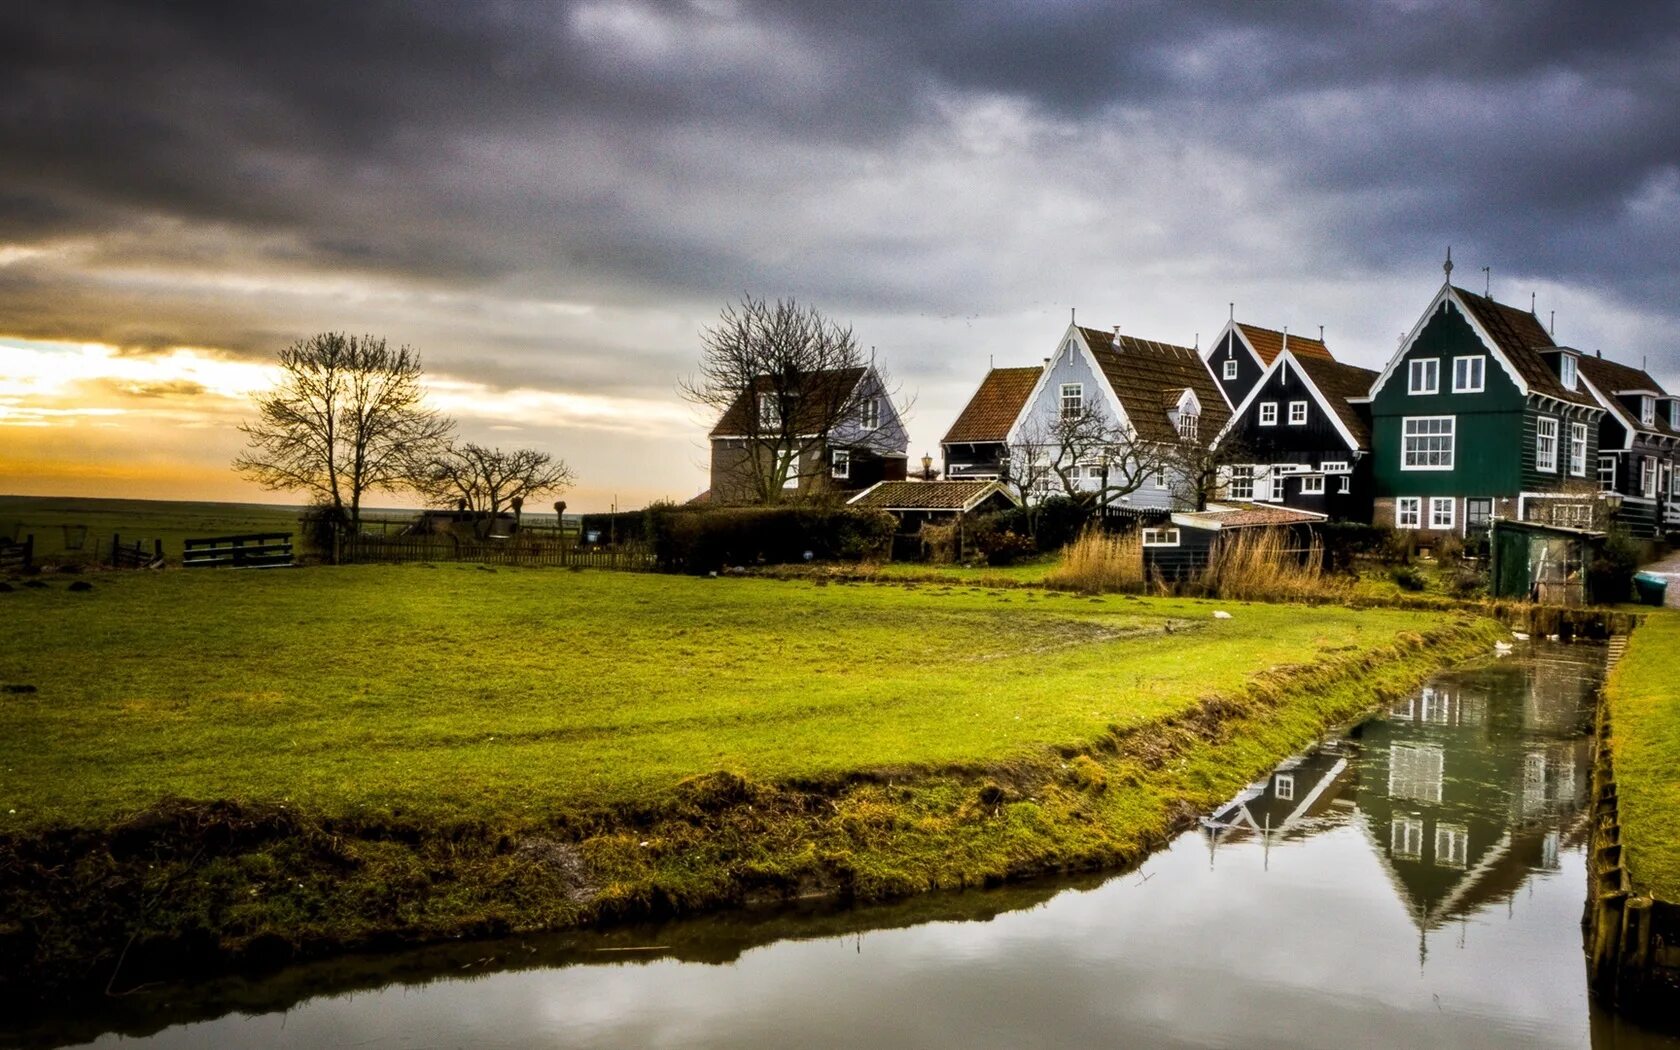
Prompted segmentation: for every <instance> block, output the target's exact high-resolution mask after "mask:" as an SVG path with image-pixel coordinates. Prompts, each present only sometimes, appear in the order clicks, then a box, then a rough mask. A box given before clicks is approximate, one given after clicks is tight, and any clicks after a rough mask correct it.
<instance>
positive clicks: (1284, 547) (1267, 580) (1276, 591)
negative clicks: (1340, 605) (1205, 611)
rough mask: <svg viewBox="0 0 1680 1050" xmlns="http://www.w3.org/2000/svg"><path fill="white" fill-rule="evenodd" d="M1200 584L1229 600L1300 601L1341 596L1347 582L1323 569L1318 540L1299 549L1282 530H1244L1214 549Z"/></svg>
mask: <svg viewBox="0 0 1680 1050" xmlns="http://www.w3.org/2000/svg"><path fill="white" fill-rule="evenodd" d="M1201 584H1202V587H1203V589H1204V590H1205V591H1206V592H1207V593H1208V594H1209V595H1213V596H1217V597H1220V598H1228V599H1231V600H1234V601H1258V602H1277V601H1303V600H1311V599H1324V598H1343V597H1346V596H1347V595H1348V594H1349V592H1350V590H1351V587H1350V583H1349V581H1348V580H1345V579H1343V578H1340V577H1335V576H1331V575H1329V574H1327V573H1326V572H1325V571H1324V543H1323V541H1322V540H1320V539H1319V538H1318V537H1317V536H1314V537H1313V538H1312V539H1311V540H1310V541H1308V543H1307V545H1306V546H1305V547H1302V546H1300V545H1299V543H1298V541H1297V540H1296V539H1295V538H1294V537H1292V536H1291V535H1290V534H1289V532H1288V530H1286V529H1245V530H1243V531H1240V532H1238V533H1237V534H1236V535H1235V536H1232V537H1230V538H1227V539H1223V540H1222V542H1220V543H1219V545H1218V546H1217V548H1216V549H1215V553H1214V555H1213V558H1212V560H1211V561H1209V563H1208V567H1207V568H1206V569H1205V570H1203V572H1202V578H1201Z"/></svg>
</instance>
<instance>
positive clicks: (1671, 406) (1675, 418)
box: [1668, 398, 1680, 430]
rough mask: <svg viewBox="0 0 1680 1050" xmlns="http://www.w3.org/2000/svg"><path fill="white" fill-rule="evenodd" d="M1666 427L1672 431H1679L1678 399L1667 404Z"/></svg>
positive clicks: (1679, 408) (1679, 402) (1679, 412)
mask: <svg viewBox="0 0 1680 1050" xmlns="http://www.w3.org/2000/svg"><path fill="white" fill-rule="evenodd" d="M1668 425H1669V427H1670V428H1671V429H1673V430H1680V398H1675V399H1674V400H1673V401H1670V402H1669V403H1668Z"/></svg>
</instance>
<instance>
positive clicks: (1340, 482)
mask: <svg viewBox="0 0 1680 1050" xmlns="http://www.w3.org/2000/svg"><path fill="white" fill-rule="evenodd" d="M1336 491H1337V492H1338V493H1340V494H1341V495H1344V496H1345V495H1347V494H1348V493H1350V492H1352V491H1353V475H1352V474H1340V475H1337V477H1336Z"/></svg>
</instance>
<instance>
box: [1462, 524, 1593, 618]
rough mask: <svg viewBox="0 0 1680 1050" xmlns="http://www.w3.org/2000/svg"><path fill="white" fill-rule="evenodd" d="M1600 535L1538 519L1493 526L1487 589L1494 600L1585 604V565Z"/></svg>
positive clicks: (1586, 597)
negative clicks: (1518, 599)
mask: <svg viewBox="0 0 1680 1050" xmlns="http://www.w3.org/2000/svg"><path fill="white" fill-rule="evenodd" d="M1604 537H1605V534H1604V533H1602V532H1594V531H1592V530H1589V529H1572V528H1569V527H1567V526H1564V525H1547V524H1543V523H1541V522H1537V521H1507V520H1505V519H1502V518H1498V519H1495V520H1494V522H1493V539H1492V543H1491V553H1492V565H1491V567H1490V571H1489V589H1490V590H1491V591H1492V592H1493V597H1495V598H1520V599H1524V600H1528V601H1537V602H1540V603H1541V604H1542V605H1584V604H1586V603H1587V602H1588V601H1590V600H1592V596H1591V595H1589V594H1588V593H1587V566H1588V565H1590V564H1592V560H1593V555H1594V553H1595V552H1596V551H1597V550H1598V548H1599V547H1601V546H1602V545H1603V543H1604Z"/></svg>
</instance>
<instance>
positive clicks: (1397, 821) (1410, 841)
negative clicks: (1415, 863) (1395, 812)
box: [1388, 817, 1423, 860]
mask: <svg viewBox="0 0 1680 1050" xmlns="http://www.w3.org/2000/svg"><path fill="white" fill-rule="evenodd" d="M1388 852H1389V853H1390V854H1392V855H1393V856H1394V858H1395V859H1396V860H1417V859H1418V858H1420V857H1422V856H1423V821H1421V820H1419V819H1418V818H1417V817H1395V818H1394V821H1393V823H1392V824H1390V825H1389V834H1388Z"/></svg>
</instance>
